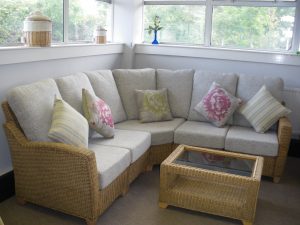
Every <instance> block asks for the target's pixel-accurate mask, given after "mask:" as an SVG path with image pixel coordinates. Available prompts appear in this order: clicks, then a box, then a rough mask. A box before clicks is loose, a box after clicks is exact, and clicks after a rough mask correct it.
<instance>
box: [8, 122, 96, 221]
mask: <svg viewBox="0 0 300 225" xmlns="http://www.w3.org/2000/svg"><path fill="white" fill-rule="evenodd" d="M4 129H5V132H6V135H7V138H8V143H9V146H10V149H11V154H12V161H13V167H14V174H15V183H16V195H17V198H18V199H21V200H25V201H28V202H33V203H36V204H39V205H43V206H46V207H49V208H52V209H56V210H59V211H63V212H66V213H68V214H72V215H74V216H78V217H81V218H84V219H91V220H93V219H95V218H96V217H97V204H98V202H97V201H98V191H99V184H98V175H97V169H96V159H95V155H94V152H92V151H89V150H87V149H84V148H77V147H74V146H71V145H66V144H62V143H48V142H32V141H28V140H27V139H26V137H25V136H24V134H23V133H22V132H21V130H20V129H19V128H18V127H17V126H16V125H15V123H14V122H12V121H11V122H7V123H6V124H4Z"/></svg>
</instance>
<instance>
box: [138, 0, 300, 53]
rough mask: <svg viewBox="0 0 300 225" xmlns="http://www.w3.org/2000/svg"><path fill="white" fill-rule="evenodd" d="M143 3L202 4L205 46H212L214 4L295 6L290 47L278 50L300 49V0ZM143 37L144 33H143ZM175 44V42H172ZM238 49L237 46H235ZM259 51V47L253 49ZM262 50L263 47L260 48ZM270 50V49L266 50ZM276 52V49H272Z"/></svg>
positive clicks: (147, 0)
mask: <svg viewBox="0 0 300 225" xmlns="http://www.w3.org/2000/svg"><path fill="white" fill-rule="evenodd" d="M143 4H144V5H204V6H206V9H205V29H204V44H203V46H205V47H212V45H211V35H212V19H213V8H214V6H255V7H295V9H296V10H295V21H294V28H293V29H294V30H293V38H292V43H291V48H290V49H289V50H280V52H297V51H299V50H300V0H296V1H284V0H265V1H259V0H188V1H184V0H144V1H143ZM143 17H144V13H143ZM143 37H144V35H143ZM172 44H176V43H172ZM219 48H222V47H219ZM237 49H238V47H237ZM253 50H255V51H260V49H253ZM262 50H263V49H262ZM268 51H270V52H272V50H268ZM274 51H275V52H278V50H274Z"/></svg>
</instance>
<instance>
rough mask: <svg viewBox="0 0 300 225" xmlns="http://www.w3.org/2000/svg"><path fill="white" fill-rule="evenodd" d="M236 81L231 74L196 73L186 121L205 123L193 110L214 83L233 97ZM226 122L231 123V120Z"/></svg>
mask: <svg viewBox="0 0 300 225" xmlns="http://www.w3.org/2000/svg"><path fill="white" fill-rule="evenodd" d="M237 80H238V76H237V75H236V74H233V73H217V72H207V71H196V72H195V74H194V84H193V93H192V101H191V107H190V113H189V117H188V120H192V121H202V122H207V120H206V119H205V117H204V116H202V115H200V114H199V113H197V112H196V111H195V110H194V108H195V106H196V105H197V104H198V103H199V102H200V101H201V100H202V98H203V97H204V96H205V95H206V94H207V92H208V90H209V88H210V86H211V85H212V83H213V82H214V81H215V82H217V83H218V84H220V85H221V86H222V87H223V88H225V89H226V90H227V91H228V92H229V93H230V94H232V95H235V93H236V86H237ZM228 122H229V123H232V122H233V121H232V118H231V119H230V120H229V121H228Z"/></svg>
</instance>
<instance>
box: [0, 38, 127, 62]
mask: <svg viewBox="0 0 300 225" xmlns="http://www.w3.org/2000/svg"><path fill="white" fill-rule="evenodd" d="M120 53H123V44H121V43H108V44H102V45H96V44H68V45H53V46H51V47H24V46H20V47H5V48H0V65H7V64H15V63H26V62H36V61H44V60H55V59H65V58H76V57H85V56H96V55H108V54H120Z"/></svg>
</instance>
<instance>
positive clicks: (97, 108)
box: [82, 89, 114, 138]
mask: <svg viewBox="0 0 300 225" xmlns="http://www.w3.org/2000/svg"><path fill="white" fill-rule="evenodd" d="M82 104H83V105H82V108H83V112H84V116H85V118H86V119H87V121H88V123H89V125H90V127H91V128H92V129H93V130H95V131H96V132H98V133H99V134H101V135H102V136H103V137H105V138H111V137H113V136H114V121H113V117H112V113H111V110H110V108H109V106H108V105H107V104H106V103H105V102H104V101H103V100H102V99H101V98H98V97H97V96H95V95H93V94H91V93H90V92H89V91H88V90H86V89H82Z"/></svg>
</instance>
